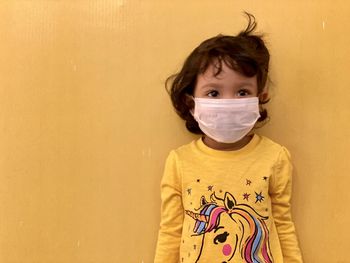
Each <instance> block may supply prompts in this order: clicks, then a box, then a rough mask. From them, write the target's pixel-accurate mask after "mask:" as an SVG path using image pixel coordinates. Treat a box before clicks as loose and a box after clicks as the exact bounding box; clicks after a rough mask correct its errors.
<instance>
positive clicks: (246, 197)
mask: <svg viewBox="0 0 350 263" xmlns="http://www.w3.org/2000/svg"><path fill="white" fill-rule="evenodd" d="M249 196H250V194H247V193H245V194H243V200H247V201H249V200H248V199H249Z"/></svg>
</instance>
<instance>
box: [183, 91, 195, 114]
mask: <svg viewBox="0 0 350 263" xmlns="http://www.w3.org/2000/svg"><path fill="white" fill-rule="evenodd" d="M185 103H186V105H187V106H188V107H189V109H190V113H191V115H192V116H194V108H195V106H196V102H195V97H193V96H192V95H188V94H186V97H185Z"/></svg>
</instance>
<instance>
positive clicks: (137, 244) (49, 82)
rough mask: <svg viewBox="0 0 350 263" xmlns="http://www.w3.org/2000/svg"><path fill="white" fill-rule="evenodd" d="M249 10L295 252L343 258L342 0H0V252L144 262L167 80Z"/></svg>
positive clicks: (183, 134) (348, 195) (345, 90)
mask: <svg viewBox="0 0 350 263" xmlns="http://www.w3.org/2000/svg"><path fill="white" fill-rule="evenodd" d="M243 10H246V11H249V12H251V13H253V14H254V15H255V16H256V18H257V21H258V24H259V30H260V31H261V32H265V39H266V41H267V44H268V46H269V48H270V51H271V55H272V61H271V79H272V81H273V84H272V85H271V87H270V88H271V93H272V101H271V103H270V106H269V110H270V115H271V121H270V122H269V124H268V125H267V126H266V127H264V128H263V129H262V130H260V133H262V134H264V135H267V136H269V137H271V138H272V139H274V140H276V141H278V142H280V143H281V144H284V145H285V146H287V147H288V148H289V149H290V151H291V153H292V155H293V160H294V165H295V178H294V198H293V205H294V208H293V211H294V219H295V223H296V226H297V231H298V235H299V239H300V244H301V248H302V251H303V255H304V259H305V262H307V263H313V262H317V263H337V262H338V263H345V262H350V259H349V257H348V254H347V252H348V251H349V249H350V239H349V234H350V231H349V228H348V227H349V225H350V220H349V218H350V211H349V209H348V205H349V203H350V191H349V190H348V189H349V185H350V177H349V176H348V175H347V174H349V170H350V162H349V160H348V155H347V154H348V151H349V148H350V140H349V139H348V138H347V136H349V132H350V122H349V120H350V106H349V101H350V89H349V85H350V81H349V80H350V74H349V68H350V36H349V34H348V29H349V26H350V16H349V14H350V2H349V1H346V0H343V1H341V0H333V1H329V0H327V1H326V0H318V1H311V0H305V1H301V0H300V1H298V0H286V1H279V0H265V1H257V0H256V1H252V0H245V1H234V0H222V1H214V0H193V1H187V0H186V1H185V0H176V1H170V0H100V1H90V0H76V1H71V0H61V1H53V0H47V1H41V0H32V1H30V0H26V1H18V0H13V1H0V39H1V41H0V262H2V263H51V262H52V263H54V262H55V263H56V262H57V263H112V262H113V263H119V262H120V263H141V262H144V263H151V262H152V259H153V255H154V249H155V244H156V239H157V230H158V224H159V206H160V198H159V181H160V179H161V176H162V170H163V165H164V160H165V158H166V156H167V154H168V152H169V150H170V149H173V148H175V147H177V146H180V145H182V144H184V143H187V142H188V141H190V140H192V139H193V138H195V137H194V136H192V135H190V134H188V133H187V131H186V130H185V128H184V126H183V123H182V121H181V120H180V119H179V118H178V117H177V116H176V115H175V113H174V111H173V109H172V108H171V105H170V102H169V99H168V97H167V94H166V92H165V89H164V86H163V84H164V80H165V79H166V77H167V76H168V75H170V74H172V73H175V72H176V70H178V69H179V68H180V66H181V63H182V62H183V60H184V59H185V57H186V56H187V54H188V53H189V52H190V51H191V50H192V49H193V48H194V47H195V46H196V45H198V44H199V43H200V42H201V41H202V40H204V39H206V38H208V37H211V36H214V35H217V34H219V33H224V34H236V33H237V32H238V31H239V30H241V29H242V28H243V27H244V26H245V25H246V20H245V18H244V16H243V15H242V11H243Z"/></svg>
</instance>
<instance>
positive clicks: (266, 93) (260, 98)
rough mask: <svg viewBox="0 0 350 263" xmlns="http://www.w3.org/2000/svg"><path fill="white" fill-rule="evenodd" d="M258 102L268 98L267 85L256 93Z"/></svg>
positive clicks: (264, 101) (263, 101)
mask: <svg viewBox="0 0 350 263" xmlns="http://www.w3.org/2000/svg"><path fill="white" fill-rule="evenodd" d="M258 97H259V102H260V103H266V102H267V101H268V100H269V91H268V90H267V87H265V88H264V89H263V91H262V92H261V93H260V94H259V95H258Z"/></svg>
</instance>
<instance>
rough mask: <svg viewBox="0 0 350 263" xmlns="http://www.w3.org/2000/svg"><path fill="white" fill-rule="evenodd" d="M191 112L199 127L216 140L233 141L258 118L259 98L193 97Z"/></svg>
mask: <svg viewBox="0 0 350 263" xmlns="http://www.w3.org/2000/svg"><path fill="white" fill-rule="evenodd" d="M194 102H195V107H194V112H193V113H192V115H193V117H194V119H195V120H196V121H197V122H198V124H199V128H200V129H201V130H202V132H204V134H206V135H207V136H209V137H210V138H212V139H214V140H215V141H217V142H222V143H234V142H237V141H239V140H240V139H242V138H243V137H244V136H245V135H247V134H248V132H249V131H250V130H251V129H252V128H253V127H254V124H255V122H256V121H257V120H258V119H259V117H260V113H259V99H258V98H257V97H252V98H243V99H204V98H194Z"/></svg>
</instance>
